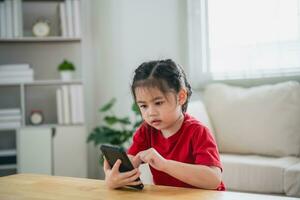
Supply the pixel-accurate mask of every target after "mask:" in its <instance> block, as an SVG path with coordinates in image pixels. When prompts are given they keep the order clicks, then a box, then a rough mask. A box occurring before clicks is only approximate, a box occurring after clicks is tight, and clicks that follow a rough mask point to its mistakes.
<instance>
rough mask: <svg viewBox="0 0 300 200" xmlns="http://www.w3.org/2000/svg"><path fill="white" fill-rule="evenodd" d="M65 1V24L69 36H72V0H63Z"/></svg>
mask: <svg viewBox="0 0 300 200" xmlns="http://www.w3.org/2000/svg"><path fill="white" fill-rule="evenodd" d="M65 2H66V6H65V8H66V17H67V20H66V22H67V23H66V24H67V30H68V31H67V33H68V36H69V37H73V36H74V26H73V9H72V0H65Z"/></svg>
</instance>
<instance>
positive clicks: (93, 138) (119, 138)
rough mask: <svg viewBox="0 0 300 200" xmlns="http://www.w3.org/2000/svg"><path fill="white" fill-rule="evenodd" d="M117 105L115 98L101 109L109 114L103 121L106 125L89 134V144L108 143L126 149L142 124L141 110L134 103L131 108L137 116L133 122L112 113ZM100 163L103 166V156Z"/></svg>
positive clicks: (97, 127)
mask: <svg viewBox="0 0 300 200" xmlns="http://www.w3.org/2000/svg"><path fill="white" fill-rule="evenodd" d="M115 103H116V99H115V98H113V99H111V100H110V101H109V102H108V103H107V104H105V105H103V106H102V107H101V108H100V109H99V111H100V112H102V113H108V114H106V116H105V117H104V119H103V120H104V122H105V124H104V125H102V126H96V127H95V128H94V129H93V131H92V132H91V133H90V134H89V136H88V139H87V142H94V144H95V146H96V145H99V144H103V143H108V144H112V145H117V146H121V147H123V148H125V145H126V144H127V142H128V141H129V139H130V138H131V137H132V135H133V133H134V132H135V130H136V128H137V127H138V126H140V124H141V123H142V118H141V115H140V111H139V108H138V106H137V105H136V104H135V103H133V104H132V107H131V110H132V111H133V113H134V115H135V118H134V120H132V121H131V120H130V118H129V117H117V116H116V115H115V114H114V113H113V111H112V107H113V106H114V104H115ZM99 162H100V164H101V165H102V163H103V158H102V156H101V157H100V160H99Z"/></svg>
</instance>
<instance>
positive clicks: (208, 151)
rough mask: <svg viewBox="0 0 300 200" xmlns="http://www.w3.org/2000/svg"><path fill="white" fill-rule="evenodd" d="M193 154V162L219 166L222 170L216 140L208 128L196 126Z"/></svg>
mask: <svg viewBox="0 0 300 200" xmlns="http://www.w3.org/2000/svg"><path fill="white" fill-rule="evenodd" d="M193 156H194V158H195V164H201V165H206V166H215V167H219V168H220V169H221V170H222V165H221V161H220V155H219V151H218V147H217V144H216V141H215V139H214V137H213V136H212V134H211V133H210V131H209V129H208V128H206V127H197V128H196V129H195V132H194V137H193Z"/></svg>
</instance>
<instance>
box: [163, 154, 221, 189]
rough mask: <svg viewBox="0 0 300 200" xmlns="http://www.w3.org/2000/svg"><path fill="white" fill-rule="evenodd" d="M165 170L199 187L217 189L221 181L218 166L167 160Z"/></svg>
mask: <svg viewBox="0 0 300 200" xmlns="http://www.w3.org/2000/svg"><path fill="white" fill-rule="evenodd" d="M163 171H164V172H165V173H167V174H169V175H171V176H173V177H175V178H177V179H178V180H181V181H182V182H185V183H187V184H189V185H192V186H195V187H198V188H203V189H216V188H217V187H218V186H219V185H220V183H221V170H220V169H219V168H217V167H208V166H205V165H195V164H187V163H182V162H177V161H174V160H166V163H165V168H164V170H163Z"/></svg>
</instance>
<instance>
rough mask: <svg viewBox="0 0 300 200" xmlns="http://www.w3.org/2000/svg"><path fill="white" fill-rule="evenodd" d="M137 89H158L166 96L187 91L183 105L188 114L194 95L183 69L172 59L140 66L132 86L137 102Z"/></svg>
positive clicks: (183, 109)
mask: <svg viewBox="0 0 300 200" xmlns="http://www.w3.org/2000/svg"><path fill="white" fill-rule="evenodd" d="M137 87H157V88H158V89H159V90H161V92H162V93H164V94H165V93H167V92H176V94H178V92H179V91H180V89H182V88H184V89H186V91H187V99H186V102H185V103H184V104H183V105H182V112H186V110H187V105H188V101H189V99H190V97H191V95H192V90H191V86H190V84H189V83H188V81H187V79H186V75H185V73H184V71H183V69H182V67H181V66H180V65H178V64H176V63H175V62H174V61H173V60H171V59H167V60H157V61H150V62H144V63H142V64H141V65H140V66H138V68H137V69H136V70H135V72H134V77H133V82H132V85H131V92H132V94H133V97H134V100H136V95H135V89H136V88H137Z"/></svg>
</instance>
